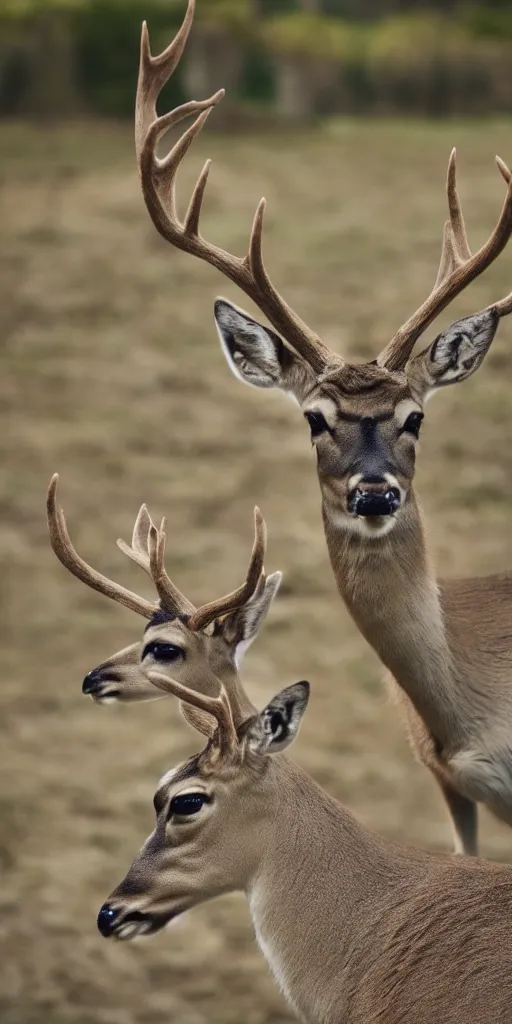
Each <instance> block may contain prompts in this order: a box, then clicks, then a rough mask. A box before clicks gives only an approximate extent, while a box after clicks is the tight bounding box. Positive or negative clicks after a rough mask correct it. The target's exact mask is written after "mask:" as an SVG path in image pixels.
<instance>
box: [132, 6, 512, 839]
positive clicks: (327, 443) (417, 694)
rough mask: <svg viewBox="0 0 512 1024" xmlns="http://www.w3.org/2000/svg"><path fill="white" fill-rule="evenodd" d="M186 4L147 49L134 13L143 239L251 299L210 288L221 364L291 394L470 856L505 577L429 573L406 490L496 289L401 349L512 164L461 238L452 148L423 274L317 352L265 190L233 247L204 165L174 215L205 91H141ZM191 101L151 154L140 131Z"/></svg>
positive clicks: (511, 597)
mask: <svg viewBox="0 0 512 1024" xmlns="http://www.w3.org/2000/svg"><path fill="white" fill-rule="evenodd" d="M194 6H195V5H194V0H188V6H187V11H186V14H185V17H184V20H183V23H182V25H181V28H180V29H179V30H178V32H177V34H176V36H175V38H174V40H173V41H172V42H171V43H170V45H169V46H168V47H167V49H166V50H165V51H164V52H163V53H161V54H160V55H158V56H152V54H151V49H150V44H149V36H148V31H147V26H146V24H145V23H144V24H143V28H142V38H141V54H140V66H139V78H138V86H137V98H136V114H135V149H136V156H137V163H138V168H139V176H140V182H141V187H142V193H143V197H144V201H145V204H146V207H147V210H148V212H149V215H150V218H151V220H152V222H153V224H154V226H155V227H156V229H157V231H158V232H159V233H160V235H161V236H162V237H163V238H164V239H165V240H166V241H167V242H169V243H170V244H171V245H172V246H174V247H175V248H177V249H178V250H181V251H183V252H185V253H189V254H191V255H193V256H196V257H198V258H199V259H201V260H204V261H205V262H206V263H208V264H210V265H211V266H212V267H215V268H216V269H217V270H220V272H221V273H222V274H223V275H224V276H225V277H226V278H228V280H229V281H231V282H233V283H234V284H236V285H237V286H238V288H239V289H241V291H242V292H244V293H245V295H247V296H248V297H249V298H250V299H251V300H252V301H253V302H254V303H255V305H256V306H257V307H258V308H259V309H260V310H261V312H262V313H263V314H264V316H265V317H266V318H267V320H268V321H269V323H270V325H271V326H270V327H269V326H265V325H263V324H261V323H259V322H257V321H256V320H255V319H254V318H253V317H252V316H250V315H249V314H248V313H245V312H244V311H243V310H242V309H240V308H239V307H238V306H235V305H233V304H232V303H231V302H229V301H228V300H227V299H223V298H219V299H217V301H216V303H215V323H216V327H217V330H218V334H219V337H220V341H221V345H222V348H223V351H224V354H225V356H226V358H227V361H228V364H229V366H230V368H231V370H232V371H233V373H234V374H235V376H236V377H237V378H238V379H239V380H241V381H242V382H244V383H246V384H249V385H251V386H253V387H258V388H264V389H265V388H267V389H268V388H278V389H279V390H281V391H282V392H284V394H285V395H286V396H288V397H289V398H292V399H293V400H294V402H295V403H296V404H297V405H298V406H299V408H300V409H301V412H302V414H303V417H304V419H305V420H306V422H307V424H308V426H309V431H310V438H311V441H312V443H313V445H314V447H315V450H316V461H317V476H318V480H319V484H320V491H321V502H322V518H323V526H324V532H325V538H326V542H327V549H328V554H329V558H330V562H331V566H332V569H333V572H334V576H335V579H336V584H337V588H338V591H339V593H340V596H341V598H342V600H343V602H344V604H345V606H346V608H347V609H348V612H349V613H350V615H351V616H352V618H353V620H354V621H355V623H356V625H357V627H358V629H359V630H360V632H361V633H362V635H363V637H364V638H365V639H366V641H367V642H368V643H369V644H370V645H371V647H373V649H374V651H375V652H376V653H377V655H378V656H379V658H380V660H381V662H382V663H383V665H384V667H385V669H386V670H387V673H388V675H389V685H390V687H391V690H392V692H393V694H394V696H395V698H396V701H397V703H398V707H399V710H400V712H401V715H402V716H403V718H404V721H405V725H406V728H407V731H408V733H409V736H410V739H411V741H412V746H413V749H414V750H415V753H416V755H417V756H418V757H419V759H420V761H421V762H423V764H424V765H426V766H427V768H429V769H430V771H431V772H432V774H433V776H434V778H435V779H436V781H437V783H438V785H439V787H440V789H441V792H442V794H443V796H444V800H445V803H446V807H447V810H448V813H449V815H450V818H451V822H452V827H453V836H454V840H453V842H454V852H455V853H465V854H476V853H477V833H478V820H477V805H478V803H482V804H485V805H486V806H487V807H488V808H490V810H491V811H492V812H493V813H494V814H495V815H497V817H498V818H500V819H501V820H502V821H505V822H506V823H508V824H509V825H510V824H512V687H511V678H512V630H511V627H510V623H511V614H512V574H511V573H510V572H502V573H499V574H497V575H492V576H486V577H482V578H473V579H448V580H444V579H437V578H436V574H435V570H434V567H433V564H432V558H431V555H430V552H429V548H428V544H427V540H426V536H425V529H424V522H423V517H422V513H421V509H420V506H419V504H418V501H417V498H416V495H415V493H414V488H413V479H414V472H415V459H416V450H417V444H418V437H419V433H420V427H421V423H422V420H423V417H424V408H425V404H426V402H427V399H428V398H429V397H431V396H432V394H433V393H434V392H436V391H437V390H439V389H441V388H443V387H446V386H448V385H450V384H456V383H459V382H461V381H463V380H466V379H467V378H468V377H469V376H470V375H471V374H472V373H474V372H475V371H476V370H477V369H478V367H479V366H480V365H481V363H482V361H483V359H484V357H485V355H486V353H487V351H488V350H489V348H490V345H491V343H492V340H493V338H494V336H495V334H496V331H497V329H498V325H499V323H500V320H501V319H502V318H503V317H505V316H507V315H508V314H509V313H510V312H511V311H512V293H510V294H509V295H508V296H507V297H505V298H503V299H501V300H499V301H497V302H495V303H493V304H492V305H490V306H488V307H487V308H485V309H483V310H481V311H480V312H478V313H475V314H473V315H471V316H467V317H464V318H463V319H461V320H458V321H456V322H455V323H453V324H452V325H451V326H450V327H448V328H447V329H446V330H444V331H442V332H441V334H439V335H438V336H437V338H436V339H435V340H434V341H433V342H432V343H431V344H429V345H428V346H427V347H426V348H425V349H423V350H422V351H421V352H419V353H418V354H413V349H414V347H415V344H416V341H417V340H418V339H419V338H420V337H421V335H422V334H423V332H424V331H425V330H426V329H427V328H428V327H429V325H430V324H432V323H433V321H434V320H435V318H436V317H437V316H438V315H439V314H440V313H441V312H442V310H444V309H445V308H446V307H447V306H448V304H449V303H450V302H451V301H452V299H454V298H455V297H456V296H457V295H459V294H460V292H462V290H463V289H464V288H466V287H467V286H468V285H469V284H470V282H471V281H473V280H474V279H475V278H476V277H477V276H478V275H480V274H482V273H483V272H484V270H486V268H487V267H489V266H490V265H491V264H492V263H493V261H494V260H495V259H496V258H497V257H498V256H499V254H500V253H501V252H502V251H503V249H504V248H505V246H506V244H507V242H508V240H509V238H510V234H511V233H512V174H511V172H510V170H509V168H508V167H507V165H506V164H505V163H504V162H503V161H502V160H501V159H500V158H499V157H497V158H496V159H497V165H498V169H499V171H500V172H501V175H502V177H503V178H504V180H505V183H506V186H507V191H506V197H505V200H504V205H503V208H502V211H501V213H500V215H499V218H498V220H497V223H496V226H495V228H494V230H493V232H492V233H491V235H490V236H489V238H488V240H487V241H486V242H485V244H484V245H482V247H481V248H480V249H478V251H476V252H475V253H472V252H471V250H470V247H469V243H468V239H467V234H466V227H465V221H464V217H463V213H462V207H461V204H460V200H459V195H458V190H457V178H456V153H455V150H453V152H452V154H451V156H450V160H449V164H448V176H447V197H448V211H449V219H448V220H447V221H446V224H445V227H444V233H443V243H442V251H441V260H440V265H439V271H438V274H437V278H436V281H435V284H434V287H433V289H432V291H431V293H430V294H429V296H428V297H427V299H426V300H425V301H424V302H423V303H422V305H421V306H420V307H419V309H417V310H416V312H415V313H413V314H412V316H410V317H409V319H408V320H407V321H406V322H405V323H404V324H403V326H402V327H400V328H399V330H398V331H397V332H396V333H395V335H394V336H393V337H392V338H391V340H390V341H389V342H388V343H387V344H386V345H385V347H384V348H383V350H382V351H381V353H380V355H379V356H378V357H377V358H376V359H374V360H372V361H370V362H366V363H360V364H355V363H350V362H347V361H346V360H345V359H343V357H342V356H341V355H339V354H338V353H336V352H334V351H332V350H331V349H330V348H328V347H327V346H326V345H325V344H324V342H323V341H322V340H321V338H320V337H319V336H318V335H317V334H316V333H315V332H314V331H312V330H311V329H310V328H309V327H307V325H306V324H305V323H304V321H303V320H301V319H300V317H299V316H298V315H297V314H296V313H295V312H294V311H293V310H292V309H291V308H290V307H289V306H288V304H287V303H286V302H285V300H284V299H283V298H282V297H281V295H280V294H279V293H278V292H277V290H276V288H275V287H274V285H273V284H272V282H271V280H270V277H269V275H268V273H267V270H266V267H265V264H264V261H263V254H262V233H263V216H264V211H265V200H264V199H262V200H261V202H260V204H259V205H258V207H257V211H256V215H255V217H254V221H253V225H252V230H251V234H250V239H249V245H248V250H247V253H246V255H245V256H244V257H237V256H235V255H232V254H231V253H229V252H226V251H225V250H223V249H222V248H220V247H219V246H217V245H215V244H213V243H211V242H209V241H207V240H206V239H205V238H203V236H202V235H201V233H200V214H201V209H202V204H203V199H204V195H205V190H206V184H207V180H208V175H209V170H210V161H207V162H206V164H205V166H204V168H203V170H202V172H201V174H200V175H199V178H198V180H197V184H196V186H195V188H194V190H193V193H192V197H191V199H190V203H189V206H188V210H187V212H186V214H185V217H184V219H183V220H180V217H179V215H178V211H177V202H176V175H177V171H178V168H179V166H180V164H181V162H182V160H183V158H184V156H185V154H186V152H187V150H188V149H189V147H190V145H191V143H192V142H193V140H194V138H195V137H196V136H197V135H198V133H199V132H200V131H201V129H202V128H203V127H204V124H205V122H206V120H207V118H208V116H209V114H210V113H211V111H212V110H213V108H214V107H215V106H216V105H217V104H218V103H219V101H220V100H221V99H222V97H223V95H224V92H223V90H219V91H218V92H216V93H215V94H214V95H213V96H210V97H209V98H208V99H205V100H199V101H190V102H188V103H185V104H183V105H181V106H178V107H177V108H176V109H173V110H171V111H170V112H168V113H164V114H162V115H161V116H157V111H156V102H157V99H158V96H159V94H160V91H161V89H162V88H163V86H164V84H165V83H166V81H167V80H168V79H169V78H170V76H171V75H172V74H173V72H174V70H175V68H176V67H177V65H178V63H179V61H180V59H181V56H182V53H183V50H184V47H185V43H186V41H187V38H188V35H189V32H190V28H191V25H192V21H193V16H194ZM190 115H195V120H194V121H193V123H192V124H191V126H190V127H189V128H188V129H186V131H184V133H183V134H182V135H181V136H180V137H179V138H178V141H177V142H176V143H175V144H174V145H173V146H172V148H171V149H170V150H169V152H168V153H167V155H165V156H164V157H159V156H158V155H157V153H156V148H157V143H158V142H159V140H160V139H161V137H162V136H163V135H165V133H166V132H167V130H168V129H170V128H172V127H174V126H175V125H177V124H179V123H180V122H181V121H182V120H183V119H185V118H187V117H189V116H190Z"/></svg>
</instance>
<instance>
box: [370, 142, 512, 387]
mask: <svg viewBox="0 0 512 1024" xmlns="http://www.w3.org/2000/svg"><path fill="white" fill-rule="evenodd" d="M496 163H497V165H498V168H499V170H500V172H501V174H502V176H503V178H504V179H505V181H506V182H507V186H508V187H507V194H506V196H505V202H504V204H503V209H502V211H501V213H500V216H499V218H498V222H497V224H496V227H495V229H494V231H493V232H492V234H491V236H490V237H489V239H488V240H487V242H486V243H485V245H483V246H482V248H481V249H479V250H478V252H476V253H474V254H472V253H471V250H470V248H469V245H468V240H467V236H466V228H465V224H464V217H463V214H462V207H461V204H460V200H459V196H458V192H457V178H456V152H455V149H453V150H452V152H451V155H450V160H449V162H448V177H447V185H446V191H447V194H448V210H449V220H448V221H447V222H446V224H445V226H444V235H443V247H442V252H441V262H440V264H439V271H438V274H437V278H436V283H435V285H434V288H433V290H432V292H431V293H430V295H429V297H428V299H426V301H425V302H424V303H423V305H422V306H420V308H419V309H418V310H416V312H415V313H414V314H413V315H412V316H411V317H410V318H409V320H407V321H406V323H405V324H404V325H403V326H402V327H401V328H400V330H399V331H397V333H396V334H395V336H394V338H392V340H391V341H390V342H389V344H388V345H387V346H386V348H385V349H384V350H383V352H381V354H380V356H379V358H378V360H377V362H378V363H379V365H380V366H383V367H386V368H387V369H388V370H402V369H403V368H404V366H405V364H406V362H407V360H408V359H409V356H410V355H411V352H412V350H413V348H414V345H415V343H416V341H417V340H418V338H419V337H420V335H421V334H422V333H423V331H424V330H425V329H426V328H427V327H428V326H429V324H431V323H432V321H433V320H434V319H435V318H436V316H438V314H439V313H441V311H442V310H443V309H445V308H446V306H447V305H448V304H449V303H450V302H451V301H452V299H454V298H455V296H456V295H458V294H459V293H460V292H461V291H463V289H464V288H466V287H467V285H468V284H469V283H470V282H471V281H473V280H474V279H475V278H476V277H478V276H479V275H480V274H482V273H483V271H484V270H486V269H487V267H489V266H490V265H491V263H493V262H494V260H495V259H496V258H497V257H498V256H499V254H500V252H502V251H503V249H504V248H505V246H506V244H507V242H508V240H509V238H510V235H511V234H512V180H511V179H512V175H511V173H510V171H509V169H508V167H507V165H506V164H505V163H503V160H501V159H500V157H496ZM488 308H493V309H495V310H496V311H497V312H498V315H499V316H500V317H501V316H505V315H506V314H507V313H510V312H511V310H512V293H511V295H509V296H507V298H506V299H502V300H501V302H498V303H495V304H494V305H493V306H492V307H491V306H490V307H488Z"/></svg>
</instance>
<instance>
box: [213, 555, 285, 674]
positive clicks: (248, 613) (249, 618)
mask: <svg viewBox="0 0 512 1024" xmlns="http://www.w3.org/2000/svg"><path fill="white" fill-rule="evenodd" d="M282 578H283V574H282V573H281V572H273V573H272V574H271V575H270V576H265V575H264V574H263V573H262V575H261V579H260V582H259V583H258V586H257V588H256V591H255V593H254V594H253V596H252V597H251V600H250V601H248V602H247V604H245V605H244V606H243V607H242V608H237V610H236V611H234V612H231V613H230V614H229V615H227V616H226V618H225V619H224V620H223V622H222V633H223V636H224V639H225V640H226V643H228V644H229V645H230V646H231V647H234V650H235V662H236V666H237V668H239V667H240V665H241V663H242V659H243V657H244V655H245V652H246V651H247V649H248V648H249V647H250V645H251V644H252V642H253V640H254V639H255V637H256V636H257V634H258V633H259V631H260V629H261V626H262V624H263V622H264V620H265V618H266V616H267V612H268V610H269V608H270V605H271V604H272V601H273V600H274V598H275V596H276V594H277V591H278V590H279V586H280V583H281V580H282Z"/></svg>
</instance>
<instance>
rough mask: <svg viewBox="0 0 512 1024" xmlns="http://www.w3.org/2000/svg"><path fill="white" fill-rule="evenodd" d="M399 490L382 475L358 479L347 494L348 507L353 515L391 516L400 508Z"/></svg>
mask: <svg viewBox="0 0 512 1024" xmlns="http://www.w3.org/2000/svg"><path fill="white" fill-rule="evenodd" d="M400 500H401V499H400V491H399V489H398V487H393V486H390V484H389V482H388V481H387V480H386V479H385V478H384V477H377V476H368V477H365V478H364V479H363V480H360V481H359V482H358V484H357V487H354V488H353V490H352V491H351V492H350V494H349V495H348V507H349V510H350V512H351V513H352V515H354V516H363V517H366V516H391V515H393V513H394V512H396V511H397V509H398V508H400Z"/></svg>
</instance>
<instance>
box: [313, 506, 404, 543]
mask: <svg viewBox="0 0 512 1024" xmlns="http://www.w3.org/2000/svg"><path fill="white" fill-rule="evenodd" d="M329 518H330V519H331V522H333V524H334V525H335V526H336V527H338V529H340V528H341V529H342V530H346V531H347V532H348V533H353V534H356V535H357V536H358V537H364V538H365V539H366V540H380V538H381V537H385V536H386V535H387V534H388V533H390V532H391V530H392V529H393V527H394V526H396V522H397V513H392V514H390V515H385V516H355V515H354V514H353V513H350V512H341V511H336V512H334V513H332V512H331V513H330V514H329Z"/></svg>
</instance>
